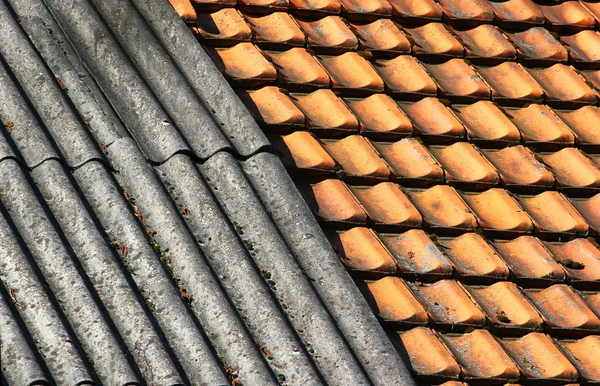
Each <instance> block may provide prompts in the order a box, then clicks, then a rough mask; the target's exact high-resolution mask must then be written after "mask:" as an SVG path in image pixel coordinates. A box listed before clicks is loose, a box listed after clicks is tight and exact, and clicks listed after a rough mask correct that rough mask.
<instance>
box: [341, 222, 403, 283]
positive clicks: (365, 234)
mask: <svg viewBox="0 0 600 386" xmlns="http://www.w3.org/2000/svg"><path fill="white" fill-rule="evenodd" d="M332 246H333V248H334V249H335V250H336V251H337V253H338V255H339V256H340V259H341V261H342V263H343V264H344V266H345V267H346V268H347V269H349V270H350V271H359V272H378V273H385V274H394V273H395V272H396V263H395V261H394V258H393V256H392V255H391V254H390V253H389V252H388V250H387V248H386V247H385V246H384V245H383V243H382V242H381V240H380V239H379V237H377V235H376V234H375V232H374V231H372V230H371V229H368V228H361V227H357V228H352V229H350V230H348V231H345V232H342V233H339V234H336V235H335V236H334V237H333V240H332Z"/></svg>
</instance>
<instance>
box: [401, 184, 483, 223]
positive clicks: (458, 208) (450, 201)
mask: <svg viewBox="0 0 600 386" xmlns="http://www.w3.org/2000/svg"><path fill="white" fill-rule="evenodd" d="M407 193H408V195H409V197H410V198H411V200H412V202H413V203H414V204H415V205H416V206H417V208H418V209H419V211H420V212H421V214H422V215H423V218H424V219H425V221H426V223H427V224H428V225H429V226H430V227H432V228H457V229H467V230H471V229H474V228H475V227H476V226H477V220H475V216H474V215H473V213H471V211H470V210H469V208H468V207H467V206H466V205H465V203H464V202H463V200H462V199H461V197H460V196H459V195H458V193H457V192H456V190H454V188H452V187H450V186H447V185H437V186H434V187H432V188H429V189H427V190H413V191H410V192H407Z"/></svg>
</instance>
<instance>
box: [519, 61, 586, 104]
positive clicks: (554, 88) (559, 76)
mask: <svg viewBox="0 0 600 386" xmlns="http://www.w3.org/2000/svg"><path fill="white" fill-rule="evenodd" d="M528 71H529V74H530V75H531V76H532V77H533V78H534V79H535V80H536V81H537V82H538V83H539V84H540V86H542V88H543V89H544V93H545V94H546V98H547V99H548V101H550V102H568V103H571V104H572V103H585V104H591V103H596V94H595V93H594V91H593V90H592V89H591V88H590V87H589V86H588V85H587V84H586V83H585V81H584V80H583V79H582V78H581V76H579V75H578V74H577V73H576V72H575V71H574V70H573V68H572V67H570V66H565V65H564V64H555V65H554V66H552V67H549V68H530V69H528Z"/></svg>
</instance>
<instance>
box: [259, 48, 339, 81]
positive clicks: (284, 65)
mask: <svg viewBox="0 0 600 386" xmlns="http://www.w3.org/2000/svg"><path fill="white" fill-rule="evenodd" d="M266 54H267V55H268V56H269V58H270V59H271V60H272V62H273V64H274V65H275V67H276V68H277V69H278V70H279V71H278V78H279V81H280V82H281V83H282V84H283V85H285V86H286V87H289V88H298V89H301V88H304V89H314V88H320V87H329V84H330V79H329V75H327V72H326V71H325V69H324V68H323V66H321V64H320V63H319V61H318V60H317V59H315V57H313V56H312V55H311V54H310V53H309V52H308V51H307V50H306V49H305V48H299V47H296V48H292V49H289V50H287V51H283V52H278V51H267V52H266Z"/></svg>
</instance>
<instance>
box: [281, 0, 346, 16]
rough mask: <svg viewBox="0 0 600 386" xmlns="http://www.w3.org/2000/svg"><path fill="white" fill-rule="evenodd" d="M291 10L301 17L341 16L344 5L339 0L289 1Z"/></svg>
mask: <svg viewBox="0 0 600 386" xmlns="http://www.w3.org/2000/svg"><path fill="white" fill-rule="evenodd" d="M289 2H290V10H291V11H292V13H294V14H295V15H299V16H309V17H314V16H320V15H328V14H339V13H340V11H341V9H342V5H341V4H340V2H339V1H338V0H289Z"/></svg>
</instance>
